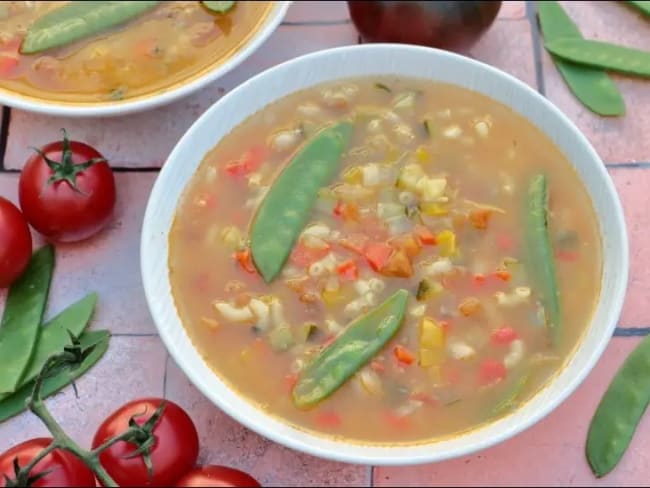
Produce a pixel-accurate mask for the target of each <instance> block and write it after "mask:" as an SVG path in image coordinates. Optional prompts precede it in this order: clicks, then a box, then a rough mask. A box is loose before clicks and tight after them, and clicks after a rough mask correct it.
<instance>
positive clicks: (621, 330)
mask: <svg viewBox="0 0 650 488" xmlns="http://www.w3.org/2000/svg"><path fill="white" fill-rule="evenodd" d="M647 335H650V327H616V329H614V337H645V336H647Z"/></svg>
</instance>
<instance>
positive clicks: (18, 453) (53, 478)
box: [0, 438, 95, 487]
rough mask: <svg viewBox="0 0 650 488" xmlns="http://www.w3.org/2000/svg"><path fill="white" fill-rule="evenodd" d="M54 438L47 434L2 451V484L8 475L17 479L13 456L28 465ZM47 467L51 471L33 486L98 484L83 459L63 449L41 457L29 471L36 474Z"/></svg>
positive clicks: (22, 465) (31, 474)
mask: <svg viewBox="0 0 650 488" xmlns="http://www.w3.org/2000/svg"><path fill="white" fill-rule="evenodd" d="M51 442H52V439H48V438H37V439H30V440H28V441H25V442H23V443H21V444H18V445H16V446H14V447H12V448H11V449H9V450H8V451H5V452H3V453H2V454H0V486H7V483H6V480H5V476H7V477H8V478H9V479H11V480H15V472H14V466H13V463H14V458H18V464H19V465H20V466H21V467H25V466H26V465H27V464H29V462H30V461H31V460H32V459H34V457H36V456H37V455H38V454H39V453H40V452H41V451H42V450H43V449H45V448H46V447H47V446H49V445H50V443H51ZM44 471H49V472H48V473H47V474H46V475H45V476H43V477H42V478H40V479H38V480H37V481H35V482H34V483H33V484H32V485H30V486H70V487H76V486H82V487H87V486H95V475H94V474H93V472H92V471H91V470H90V469H89V468H88V467H87V466H86V465H85V464H84V463H83V461H81V460H79V459H78V458H76V457H75V456H74V455H73V454H70V453H69V452H66V451H62V450H60V449H57V450H55V451H52V452H51V453H49V454H48V455H47V456H45V457H44V458H43V459H41V460H40V461H39V462H38V463H37V464H36V466H34V468H33V469H32V470H31V472H30V473H29V474H30V477H33V476H36V475H38V474H39V473H42V472H44Z"/></svg>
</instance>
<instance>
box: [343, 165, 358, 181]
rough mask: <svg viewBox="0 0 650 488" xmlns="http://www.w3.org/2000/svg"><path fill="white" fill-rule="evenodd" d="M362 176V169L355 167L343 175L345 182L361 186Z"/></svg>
mask: <svg viewBox="0 0 650 488" xmlns="http://www.w3.org/2000/svg"><path fill="white" fill-rule="evenodd" d="M362 176H363V175H362V174H361V168H359V167H358V166H353V167H351V168H348V169H346V170H345V172H344V173H343V181H345V182H346V183H350V184H361V182H362Z"/></svg>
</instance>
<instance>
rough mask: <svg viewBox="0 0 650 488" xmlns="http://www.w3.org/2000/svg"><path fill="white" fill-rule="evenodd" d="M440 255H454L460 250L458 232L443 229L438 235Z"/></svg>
mask: <svg viewBox="0 0 650 488" xmlns="http://www.w3.org/2000/svg"><path fill="white" fill-rule="evenodd" d="M436 241H437V242H438V249H439V250H440V255H441V256H443V257H449V256H454V255H456V253H457V252H458V250H457V249H456V234H454V233H453V232H452V231H450V230H443V231H442V232H439V233H438V235H437V236H436Z"/></svg>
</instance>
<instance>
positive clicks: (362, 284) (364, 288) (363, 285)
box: [354, 280, 370, 295]
mask: <svg viewBox="0 0 650 488" xmlns="http://www.w3.org/2000/svg"><path fill="white" fill-rule="evenodd" d="M354 289H355V291H356V292H357V293H358V294H359V295H365V294H366V293H368V292H369V291H370V283H369V282H368V281H366V280H357V281H355V282H354Z"/></svg>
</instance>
